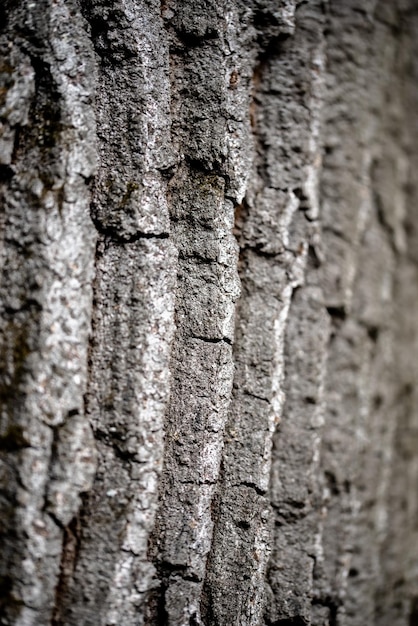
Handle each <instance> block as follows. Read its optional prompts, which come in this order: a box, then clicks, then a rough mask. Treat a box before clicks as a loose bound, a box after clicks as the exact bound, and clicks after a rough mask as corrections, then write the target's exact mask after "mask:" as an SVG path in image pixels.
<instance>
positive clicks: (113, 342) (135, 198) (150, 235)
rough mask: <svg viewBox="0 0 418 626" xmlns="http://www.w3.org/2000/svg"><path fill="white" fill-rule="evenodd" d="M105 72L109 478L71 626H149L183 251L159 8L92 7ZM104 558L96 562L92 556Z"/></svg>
mask: <svg viewBox="0 0 418 626" xmlns="http://www.w3.org/2000/svg"><path fill="white" fill-rule="evenodd" d="M83 12H84V15H85V17H86V19H87V20H88V22H89V25H90V30H91V36H92V41H93V43H94V47H95V52H96V63H97V76H98V79H97V93H96V103H95V110H96V115H97V120H98V151H99V156H100V164H99V169H98V174H97V177H96V181H95V189H94V195H93V201H92V206H91V211H92V217H93V220H94V223H95V225H96V228H97V230H98V231H99V233H100V234H99V243H98V247H97V254H96V281H95V311H94V320H93V338H92V348H91V353H90V359H91V370H90V382H89V389H88V395H87V407H88V414H89V417H90V420H91V423H92V425H93V430H94V434H95V438H96V441H97V449H98V454H99V467H98V471H97V474H96V478H95V483H94V486H93V488H92V490H91V491H90V493H89V494H88V497H86V498H85V502H84V507H83V511H82V515H81V518H80V523H81V529H80V533H81V540H80V546H79V549H78V554H77V558H76V561H75V563H74V566H73V573H72V575H71V576H70V577H69V579H68V581H67V585H66V589H65V590H63V593H62V598H61V603H62V605H63V609H62V613H63V617H62V623H65V624H97V623H100V624H109V625H110V624H125V625H126V626H128V625H129V624H132V625H133V624H138V623H143V619H144V605H145V599H146V597H147V594H148V593H149V590H150V589H152V587H153V586H154V584H155V582H154V578H155V568H154V567H153V565H152V564H151V563H150V562H149V560H148V539H149V534H150V531H151V530H152V528H153V526H154V520H155V513H156V507H157V502H158V484H159V476H160V473H161V468H162V459H163V445H164V433H163V430H164V423H163V419H164V413H165V410H166V405H167V402H168V397H169V389H170V381H169V378H170V376H169V355H170V349H171V342H172V335H173V329H174V319H173V317H174V290H175V271H176V263H177V251H176V249H175V247H174V246H173V244H172V242H171V239H170V237H169V231H170V224H169V215H168V205H167V172H168V171H169V170H170V168H171V167H172V166H173V164H174V163H175V161H174V153H173V150H172V147H171V139H170V90H169V76H168V55H167V41H166V37H165V33H164V30H163V27H162V20H161V15H160V4H159V3H158V2H118V3H113V4H111V3H107V2H99V3H90V2H83ZM93 554H94V558H93V559H92V555H93Z"/></svg>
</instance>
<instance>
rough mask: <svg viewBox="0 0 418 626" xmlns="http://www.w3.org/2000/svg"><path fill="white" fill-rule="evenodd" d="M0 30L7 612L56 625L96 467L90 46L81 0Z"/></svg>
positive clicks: (30, 7)
mask: <svg viewBox="0 0 418 626" xmlns="http://www.w3.org/2000/svg"><path fill="white" fill-rule="evenodd" d="M5 13H6V17H7V23H6V24H7V25H6V30H5V31H4V32H3V33H2V42H1V46H2V82H3V85H2V104H1V107H2V110H1V117H2V124H3V128H5V132H4V133H3V135H2V143H1V161H2V168H3V171H4V173H5V174H6V176H5V177H4V180H3V181H2V186H3V189H2V211H3V220H2V221H3V231H2V255H1V257H2V283H1V295H0V301H1V353H2V363H1V377H2V382H1V389H2V392H1V405H2V413H1V426H0V429H1V434H0V438H1V442H2V444H1V455H2V460H1V468H2V470H1V473H2V487H1V490H2V500H3V503H4V506H5V510H6V516H5V517H4V518H3V519H4V522H3V524H2V539H1V542H2V553H3V558H2V564H1V567H2V572H1V580H2V584H1V588H2V600H1V606H2V608H1V618H0V619H1V622H2V623H3V624H20V625H22V626H30V625H32V624H33V625H35V624H40V623H43V624H46V623H49V622H50V620H51V617H52V611H53V607H54V601H55V586H56V584H57V579H58V574H59V567H60V559H61V545H62V536H63V528H64V527H65V526H67V524H68V523H69V522H70V521H71V519H72V518H73V516H74V514H75V513H76V511H77V509H78V507H79V505H80V497H79V496H80V493H81V492H83V491H86V490H88V489H89V488H90V485H91V482H92V479H93V476H94V471H95V450H94V442H93V437H92V434H91V429H90V427H89V424H88V422H87V420H86V417H85V415H84V401H83V395H84V393H85V391H86V384H87V345H88V335H89V330H90V319H91V305H92V290H91V282H92V276H93V266H94V248H95V239H96V236H95V229H94V227H93V224H92V223H91V221H90V216H89V201H90V191H89V180H90V178H91V177H92V175H93V174H94V171H95V167H96V155H95V148H94V131H95V122H94V116H93V114H92V110H91V107H90V97H91V85H90V84H89V83H90V81H91V80H92V76H94V73H93V71H92V51H91V47H90V43H89V40H88V37H87V34H86V32H85V27H84V23H83V20H82V18H81V16H80V14H79V12H78V9H77V6H76V4H75V3H73V2H67V3H64V2H54V3H52V2H49V1H47V0H45V1H42V2H40V3H38V5H35V4H34V3H30V2H22V3H20V5H19V8H15V9H13V10H12V8H11V7H9V6H6V8H5Z"/></svg>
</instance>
